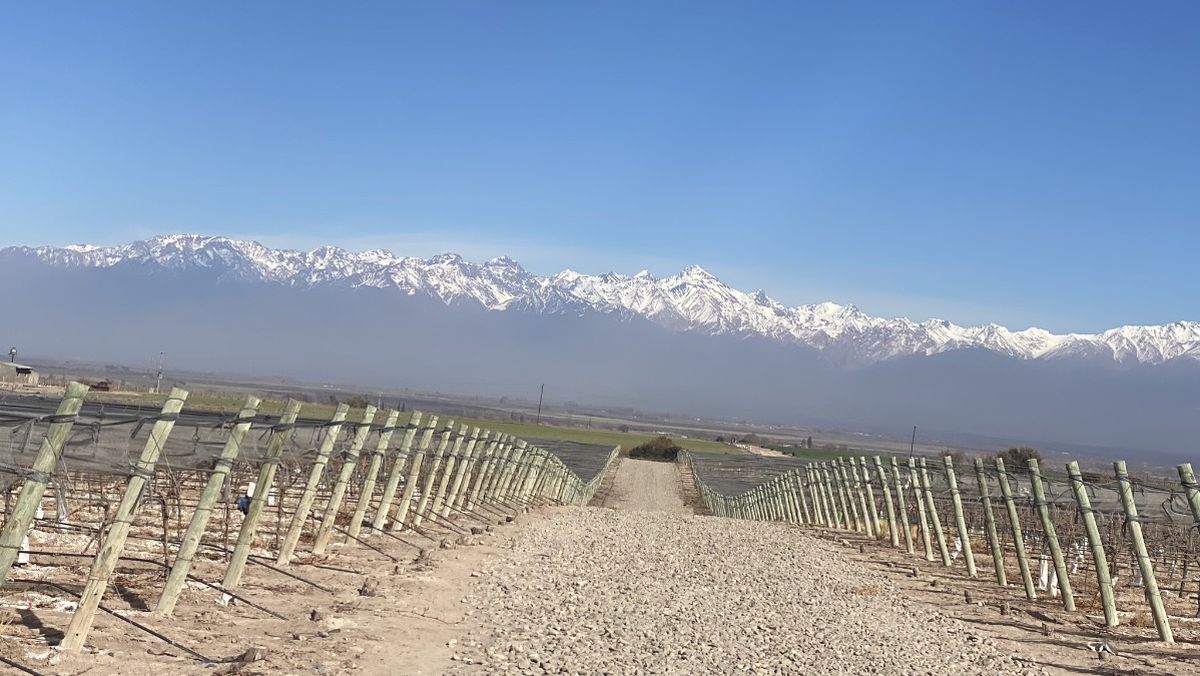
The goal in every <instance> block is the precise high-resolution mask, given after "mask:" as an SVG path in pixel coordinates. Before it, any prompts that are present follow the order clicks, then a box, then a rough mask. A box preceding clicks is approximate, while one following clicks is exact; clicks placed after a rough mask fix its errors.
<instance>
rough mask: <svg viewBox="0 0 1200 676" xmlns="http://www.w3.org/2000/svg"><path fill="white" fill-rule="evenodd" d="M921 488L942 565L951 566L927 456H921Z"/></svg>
mask: <svg viewBox="0 0 1200 676" xmlns="http://www.w3.org/2000/svg"><path fill="white" fill-rule="evenodd" d="M919 464H920V467H921V488H922V489H923V492H924V493H925V512H926V513H927V514H928V515H929V526H930V529H931V530H933V539H934V540H935V541H936V542H937V546H938V552H939V553H940V554H941V555H942V565H944V566H946V567H950V564H951V563H953V562H952V561H951V560H950V550H949V549H947V548H946V534H945V532H944V531H942V518H941V516H939V515H938V511H937V503H936V502H934V501H933V487H932V486H931V485H930V483H929V469H928V468H927V467H926V465H925V458H920V460H919Z"/></svg>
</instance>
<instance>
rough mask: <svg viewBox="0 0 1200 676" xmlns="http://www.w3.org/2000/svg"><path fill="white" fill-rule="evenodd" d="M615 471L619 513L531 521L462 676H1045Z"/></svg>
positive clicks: (480, 601) (657, 469)
mask: <svg viewBox="0 0 1200 676" xmlns="http://www.w3.org/2000/svg"><path fill="white" fill-rule="evenodd" d="M617 472H618V474H617V477H616V483H615V485H614V488H613V493H612V497H610V499H609V503H608V504H609V505H612V506H613V507H615V508H616V509H609V508H578V507H572V508H560V509H552V510H547V511H546V512H543V513H540V514H533V515H529V516H527V517H523V523H522V524H520V526H519V527H518V529H516V531H514V533H513V536H514V537H513V540H512V543H511V546H512V549H511V551H510V552H508V553H506V555H505V556H503V557H500V558H498V559H495V560H494V561H493V562H491V563H490V564H488V567H487V568H486V569H484V570H482V571H479V573H478V575H479V582H478V584H477V585H475V587H474V588H473V590H472V592H471V593H470V595H468V596H467V597H466V598H465V599H464V602H465V603H467V604H468V605H469V607H470V608H471V609H472V613H471V614H472V617H473V619H474V621H473V622H472V624H475V625H476V627H477V628H476V629H475V630H474V631H473V632H472V634H471V635H470V636H469V637H468V638H466V639H465V640H463V641H462V642H461V643H459V644H458V645H456V648H457V652H456V654H455V655H454V658H453V659H454V660H455V662H454V663H455V664H456V666H455V668H454V669H453V670H452V671H453V673H462V674H473V673H491V674H507V673H516V674H542V673H586V674H598V673H613V674H698V673H745V672H749V673H766V674H771V673H805V674H815V673H822V674H849V673H854V674H862V673H885V674H900V673H905V674H912V673H939V674H941V673H955V674H973V673H997V672H1001V673H1041V672H1040V671H1038V670H1036V668H1031V667H1029V666H1026V665H1027V663H1025V662H1023V661H1020V660H1017V659H1014V657H1013V656H1012V655H1010V654H1008V653H1005V652H1002V651H1001V650H999V648H997V647H996V645H995V644H994V643H993V642H992V641H991V639H989V638H986V637H983V636H980V635H978V634H977V633H974V632H973V631H972V630H971V629H970V628H969V627H968V626H967V625H965V624H962V623H960V622H958V621H956V620H952V619H949V618H946V617H944V616H942V615H940V614H938V613H936V612H934V611H932V610H928V609H926V608H924V607H920V606H917V605H915V604H912V603H909V602H907V601H906V600H905V599H904V598H903V597H902V596H901V595H900V594H899V592H898V591H897V590H896V588H895V587H894V586H893V584H892V583H891V582H890V581H889V580H888V578H887V577H885V576H884V575H882V574H879V573H875V572H872V571H869V570H866V569H864V567H863V566H861V565H853V564H851V563H849V562H846V561H844V560H843V559H842V558H841V557H839V555H838V554H837V553H836V552H835V551H834V550H833V549H832V547H831V546H830V545H829V544H827V543H825V542H824V541H822V540H819V539H816V538H813V537H810V536H808V535H806V534H805V533H804V532H803V531H801V530H800V529H798V528H791V527H787V526H784V525H781V524H773V523H760V522H747V521H735V520H731V519H719V518H715V517H708V516H694V515H692V514H691V513H689V510H687V509H686V508H685V507H684V506H683V501H682V500H681V498H680V495H679V488H678V487H679V481H678V478H677V475H676V471H675V468H674V466H673V465H670V464H666V463H654V462H647V461H636V460H628V459H626V460H623V461H621V464H620V466H619V467H618V469H617Z"/></svg>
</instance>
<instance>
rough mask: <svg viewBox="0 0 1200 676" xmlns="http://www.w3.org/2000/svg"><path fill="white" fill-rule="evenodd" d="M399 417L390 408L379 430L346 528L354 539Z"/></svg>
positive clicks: (363, 519)
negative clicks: (373, 450)
mask: <svg viewBox="0 0 1200 676" xmlns="http://www.w3.org/2000/svg"><path fill="white" fill-rule="evenodd" d="M399 418H400V412H399V411H397V410H396V409H394V408H393V409H391V410H389V411H388V412H387V419H386V420H385V421H384V423H383V429H381V430H379V440H378V441H377V442H376V444H375V452H374V453H372V454H371V462H370V464H369V465H367V475H366V476H365V477H363V485H362V491H361V492H360V493H359V496H358V502H357V503H356V504H355V505H354V514H353V516H351V517H350V527H349V528H348V529H346V532H347V533H348V534H349V535H350V539H352V540H353V539H356V538H358V535H359V533H361V532H362V527H363V521H365V520H366V518H367V507H369V506H370V505H371V497H372V496H374V495H375V484H376V483H377V482H378V481H379V470H380V468H381V467H383V458H384V456H385V455H387V451H388V447H389V446H391V445H392V434H393V433H394V432H395V431H396V421H397V420H399Z"/></svg>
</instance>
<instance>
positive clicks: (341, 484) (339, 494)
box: [312, 404, 376, 556]
mask: <svg viewBox="0 0 1200 676" xmlns="http://www.w3.org/2000/svg"><path fill="white" fill-rule="evenodd" d="M375 412H376V409H375V407H374V406H371V405H370V404H367V407H366V408H365V409H363V417H362V422H361V423H359V426H358V429H357V430H355V431H354V439H353V440H352V441H351V442H350V448H348V449H346V454H345V456H344V457H343V458H342V467H341V469H340V470H338V477H337V481H336V482H335V483H334V484H333V492H332V493H330V495H329V502H327V503H325V513H324V515H323V516H322V517H321V524H320V525H319V526H317V537H316V539H315V540H313V548H312V553H313V554H314V555H315V556H321V555H323V554H324V553H325V550H326V549H328V548H329V540H330V539H331V538H332V537H333V527H334V525H336V524H337V517H338V513H339V512H341V511H342V500H344V499H345V497H346V487H347V486H349V485H350V476H351V475H352V474H354V470H355V468H357V467H358V456H359V455H360V454H361V453H362V448H363V445H365V444H366V443H367V436H368V435H369V434H370V433H371V423H373V422H375Z"/></svg>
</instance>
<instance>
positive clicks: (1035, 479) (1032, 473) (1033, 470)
mask: <svg viewBox="0 0 1200 676" xmlns="http://www.w3.org/2000/svg"><path fill="white" fill-rule="evenodd" d="M1027 464H1028V466H1029V482H1030V484H1032V486H1033V499H1034V504H1035V505H1036V506H1037V512H1038V517H1039V518H1040V519H1041V520H1042V533H1043V534H1045V536H1046V545H1047V546H1048V547H1049V548H1050V558H1052V559H1053V560H1054V573H1055V574H1056V575H1057V576H1058V589H1059V591H1061V592H1062V601H1063V608H1064V609H1065V610H1067V611H1068V612H1074V610H1075V595H1074V594H1072V593H1071V580H1070V579H1068V578H1067V564H1066V561H1064V560H1063V553H1062V545H1060V544H1059V543H1058V530H1057V529H1055V528H1054V518H1053V517H1052V516H1051V515H1050V505H1049V503H1047V502H1046V489H1045V487H1044V486H1042V473H1041V471H1039V469H1038V461H1037V460H1036V459H1035V458H1030V459H1029V460H1028V461H1027Z"/></svg>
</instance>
